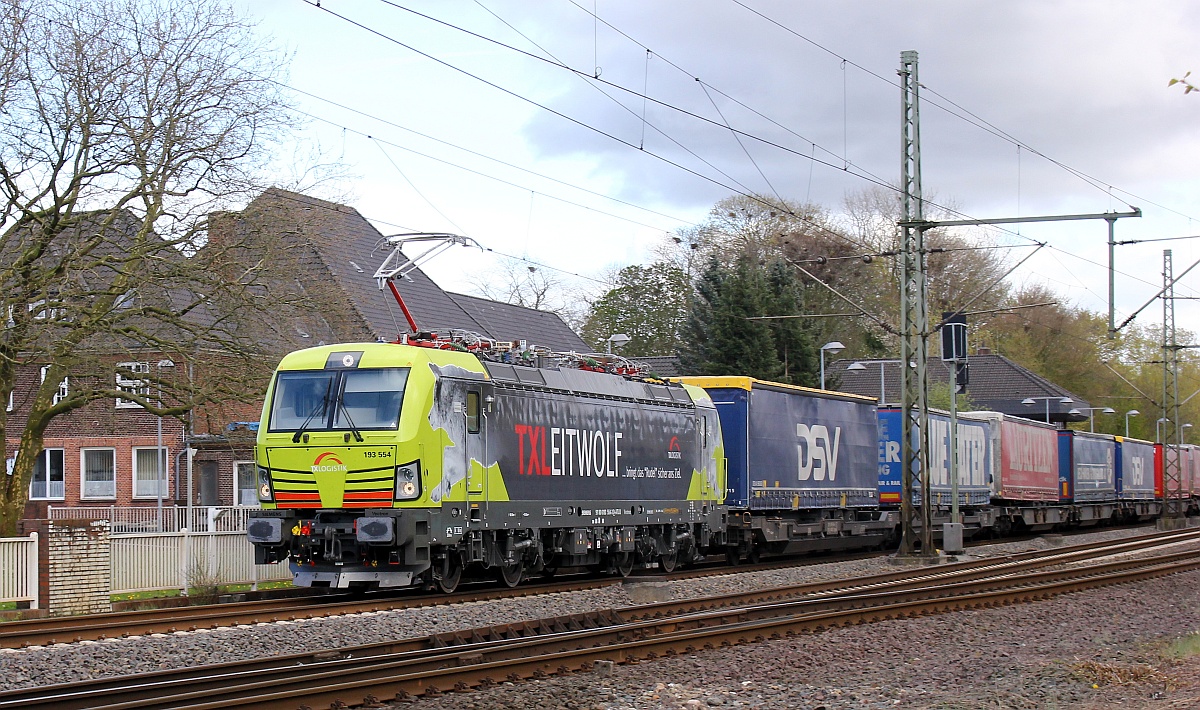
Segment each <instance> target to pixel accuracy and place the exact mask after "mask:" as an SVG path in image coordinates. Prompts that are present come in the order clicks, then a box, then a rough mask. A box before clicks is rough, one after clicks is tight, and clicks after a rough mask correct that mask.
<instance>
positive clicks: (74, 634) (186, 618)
mask: <svg viewBox="0 0 1200 710" xmlns="http://www.w3.org/2000/svg"><path fill="white" fill-rule="evenodd" d="M1159 535H1161V533H1151V534H1148V535H1141V536H1136V537H1131V538H1125V540H1128V541H1137V540H1142V539H1154V538H1156V537H1158V536H1159ZM1083 547H1086V545H1085V546H1083ZM1059 549H1064V550H1065V549H1071V548H1068V547H1064V548H1059ZM876 555H877V553H851V554H850V555H847V556H846V557H845V558H847V559H862V558H864V557H871V556H876ZM1008 557H1009V558H1011V557H1013V556H1011V555H1010V556H1008ZM839 559H842V558H839ZM829 561H830V558H820V559H813V558H804V563H807V564H823V563H826V562H829ZM795 564H796V560H786V561H771V562H765V563H761V564H755V565H740V566H734V567H728V566H722V567H719V568H705V569H689V570H682V571H679V572H675V573H672V574H669V575H634V576H632V577H629V578H627V579H626V580H625V581H627V582H637V581H650V580H678V579H692V578H697V577H705V576H713V575H722V574H730V573H735V572H747V571H759V570H773V569H782V568H787V567H792V566H795ZM968 564H978V563H968ZM906 574H909V573H907V572H904V573H898V575H906ZM620 583H622V580H621V579H620V578H617V577H606V578H603V579H586V578H582V577H579V578H574V579H571V580H566V581H555V582H543V583H541V584H537V585H527V586H525V585H523V586H520V587H517V588H515V589H507V588H505V589H494V588H485V589H473V590H464V591H461V592H458V593H456V594H440V593H435V594H407V595H405V596H399V597H397V596H392V597H385V598H369V599H362V598H359V597H354V596H353V595H348V594H337V595H318V594H314V595H304V596H293V597H287V598H284V599H260V600H253V601H245V602H227V603H222V604H213V605H198V606H184V607H171V608H168V609H143V610H137V611H122V612H108V613H103V614H91V615H86V616H73V617H46V618H37V619H25V620H17V621H7V622H3V623H0V648H23V647H28V646H41V645H47V644H56V643H74V642H80V641H102V640H106V639H109V638H124V637H129V636H141V635H148V634H155V633H175V632H179V631H195V630H198V629H201V628H208V629H215V628H221V627H229V626H240V625H253V624H259V623H270V622H276V621H296V620H299V619H314V618H322V617H329V616H336V615H340V614H360V613H365V612H379V611H391V610H402V609H412V608H417V607H422V606H436V605H448V604H459V603H464V602H471V601H490V600H494V599H503V598H513V597H521V596H530V595H534V594H553V593H560V592H567V591H581V590H588V589H597V588H602V587H605V586H611V585H615V584H620ZM406 591H407V590H406Z"/></svg>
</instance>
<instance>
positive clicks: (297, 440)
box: [292, 377, 333, 444]
mask: <svg viewBox="0 0 1200 710" xmlns="http://www.w3.org/2000/svg"><path fill="white" fill-rule="evenodd" d="M332 389H333V378H332V377H331V378H329V380H328V382H326V384H325V396H324V397H323V398H322V399H321V401H320V402H319V403H318V404H317V406H315V407H313V410H312V413H311V414H309V415H308V418H307V419H305V420H304V423H303V424H301V425H300V428H299V429H297V430H296V433H295V434H292V443H293V444H299V443H300V436H301V435H302V434H304V430H305V429H307V428H308V424H309V422H311V421H312V420H313V417H315V416H317V415H318V414H320V413H322V412H324V411H325V407H326V406H327V405H328V404H329V394H330V392H331V391H332Z"/></svg>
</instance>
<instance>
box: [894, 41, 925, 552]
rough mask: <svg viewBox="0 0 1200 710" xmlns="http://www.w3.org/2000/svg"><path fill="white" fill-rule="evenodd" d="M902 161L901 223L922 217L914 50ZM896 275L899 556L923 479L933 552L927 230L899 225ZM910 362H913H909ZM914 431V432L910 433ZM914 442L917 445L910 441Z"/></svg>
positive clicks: (903, 85) (905, 93)
mask: <svg viewBox="0 0 1200 710" xmlns="http://www.w3.org/2000/svg"><path fill="white" fill-rule="evenodd" d="M898 73H899V75H900V94H901V117H900V118H901V146H900V148H901V161H900V162H901V166H900V174H901V181H902V186H903V190H902V199H903V208H904V209H903V212H904V222H905V223H907V224H912V223H914V222H922V221H924V219H925V216H924V206H923V203H922V198H921V131H920V95H919V86H920V84H919V81H918V79H917V53H916V52H915V51H911V50H910V51H906V52H901V53H900V71H899V72H898ZM901 229H902V237H903V240H902V247H901V254H902V257H901V278H900V334H901V339H900V388H901V396H900V407H901V412H902V413H903V416H901V418H900V421H901V427H900V441H901V451H902V455H901V461H902V462H903V464H904V467H903V471H902V473H901V479H900V485H901V489H902V490H901V497H900V501H901V504H900V515H901V517H902V518H903V520H902V521H901V525H902V530H903V537H902V538H901V540H900V551H899V554H900V555H912V554H914V544H913V543H914V541H915V540H916V530H915V529H914V525H913V513H914V510H913V484H914V483H915V482H917V481H919V482H920V484H921V533H920V534H921V554H922V555H932V554H934V548H933V511H932V509H931V507H930V505H929V502H930V501H929V499H930V495H929V476H928V471H929V446H928V442H929V380H928V378H927V376H926V375H927V359H928V357H927V355H928V353H927V348H926V337H927V336H928V335H929V333H928V331H929V306H928V301H927V300H926V286H925V230H924V229H921V228H917V227H912V226H902V227H901ZM909 364H912V365H913V366H912V367H909V366H908V365H909ZM914 434H915V436H914ZM914 444H915V446H914Z"/></svg>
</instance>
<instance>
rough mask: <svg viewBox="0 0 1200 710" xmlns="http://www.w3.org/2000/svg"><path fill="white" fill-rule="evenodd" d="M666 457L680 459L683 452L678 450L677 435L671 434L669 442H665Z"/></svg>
mask: <svg viewBox="0 0 1200 710" xmlns="http://www.w3.org/2000/svg"><path fill="white" fill-rule="evenodd" d="M667 458H669V459H682V458H683V453H682V452H681V451H680V450H679V437H678V436H672V437H671V443H669V444H667Z"/></svg>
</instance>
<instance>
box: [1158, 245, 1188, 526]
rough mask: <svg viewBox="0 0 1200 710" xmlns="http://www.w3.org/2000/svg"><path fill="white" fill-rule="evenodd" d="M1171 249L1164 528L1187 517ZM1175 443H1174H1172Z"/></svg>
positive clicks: (1167, 254)
mask: <svg viewBox="0 0 1200 710" xmlns="http://www.w3.org/2000/svg"><path fill="white" fill-rule="evenodd" d="M1173 272H1174V267H1173V265H1172V263H1171V250H1170V249H1164V250H1163V293H1162V300H1163V397H1162V403H1163V406H1162V418H1163V419H1167V420H1169V421H1167V422H1163V424H1164V425H1173V431H1174V434H1175V435H1174V436H1173V437H1172V436H1171V432H1172V429H1168V428H1167V426H1163V446H1164V448H1165V449H1166V450H1165V451H1164V452H1163V527H1164V528H1167V529H1174V528H1176V527H1183V526H1184V525H1185V524H1186V519H1185V518H1184V513H1185V510H1184V501H1183V496H1184V493H1185V492H1184V490H1183V475H1182V471H1181V466H1182V465H1183V461H1182V460H1181V458H1182V453H1183V450H1182V448H1180V444H1181V443H1183V426H1182V424H1181V423H1180V421H1179V343H1177V342H1176V341H1175V279H1174V278H1173ZM1172 442H1173V443H1172Z"/></svg>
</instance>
